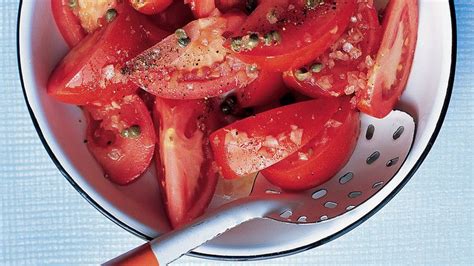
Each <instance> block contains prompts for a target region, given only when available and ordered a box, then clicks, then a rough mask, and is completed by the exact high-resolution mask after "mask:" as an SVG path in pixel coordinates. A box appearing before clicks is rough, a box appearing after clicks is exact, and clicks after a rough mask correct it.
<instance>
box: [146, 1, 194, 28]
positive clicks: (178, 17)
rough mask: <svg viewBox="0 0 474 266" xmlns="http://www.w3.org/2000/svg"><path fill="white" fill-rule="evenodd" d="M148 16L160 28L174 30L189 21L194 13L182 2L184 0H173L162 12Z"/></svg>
mask: <svg viewBox="0 0 474 266" xmlns="http://www.w3.org/2000/svg"><path fill="white" fill-rule="evenodd" d="M150 18H151V20H152V21H153V22H154V23H155V24H156V25H157V26H158V27H160V28H161V29H164V30H166V31H168V32H174V31H175V30H177V29H179V28H182V27H184V26H185V25H186V24H188V23H189V22H191V21H192V20H193V19H194V15H193V12H192V11H191V9H190V8H189V6H188V5H186V4H184V1H173V3H172V4H171V5H170V6H169V7H168V8H167V9H165V10H164V11H163V12H160V13H158V14H156V15H153V16H151V17H150Z"/></svg>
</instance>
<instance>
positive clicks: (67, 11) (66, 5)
mask: <svg viewBox="0 0 474 266" xmlns="http://www.w3.org/2000/svg"><path fill="white" fill-rule="evenodd" d="M70 3H71V1H70V0H51V9H52V12H53V17H54V21H56V25H57V26H58V29H59V32H61V35H62V36H63V38H64V40H65V41H66V43H67V44H68V46H69V47H71V48H72V47H74V46H76V45H77V44H78V43H79V42H80V41H81V40H82V39H83V38H84V37H86V31H85V30H84V29H83V28H82V26H81V22H80V20H79V18H78V17H77V16H76V15H75V14H74V12H73V11H72V8H71V6H70Z"/></svg>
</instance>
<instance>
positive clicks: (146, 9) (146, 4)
mask: <svg viewBox="0 0 474 266" xmlns="http://www.w3.org/2000/svg"><path fill="white" fill-rule="evenodd" d="M128 1H129V3H130V5H132V6H133V8H135V9H136V10H137V11H139V12H141V13H143V14H146V15H153V14H158V13H160V12H161V11H163V10H165V9H166V8H167V7H168V6H170V5H171V3H172V2H173V0H128Z"/></svg>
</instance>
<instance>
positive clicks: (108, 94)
mask: <svg viewBox="0 0 474 266" xmlns="http://www.w3.org/2000/svg"><path fill="white" fill-rule="evenodd" d="M124 6H126V5H124ZM126 9H127V11H126V12H123V13H120V14H118V15H117V17H116V18H115V20H114V21H113V22H111V23H110V24H108V25H107V26H106V27H104V28H102V29H100V30H98V31H96V32H94V33H92V34H90V35H88V36H87V37H86V38H85V39H83V40H82V41H81V42H80V43H79V44H78V45H77V46H75V47H74V48H73V49H72V50H71V51H70V52H69V53H68V54H67V55H66V57H64V58H63V59H62V60H61V62H59V64H58V65H57V66H56V69H55V70H54V71H53V73H52V74H51V76H50V78H49V81H48V85H47V89H48V94H50V95H51V96H53V97H55V98H56V99H58V100H59V101H62V102H65V103H70V104H76V105H86V104H90V103H92V102H95V101H110V100H111V99H116V98H120V97H123V96H124V95H128V94H131V93H133V92H134V91H135V90H136V88H137V86H136V85H135V84H133V82H131V81H129V80H127V79H126V78H125V76H124V75H123V74H122V73H121V67H122V65H123V64H124V63H125V62H126V61H127V60H129V59H131V58H133V57H134V56H136V55H138V54H139V53H140V52H142V51H143V50H145V49H147V48H149V47H150V46H152V45H153V44H154V43H155V42H156V41H159V40H160V39H162V38H163V37H164V36H166V35H167V33H166V32H164V31H162V30H160V29H158V28H156V27H155V26H154V25H153V24H152V23H151V22H149V21H148V19H147V18H146V17H145V16H144V15H142V14H140V13H138V12H136V11H135V10H134V9H133V8H131V7H127V8H126ZM124 36H127V38H124Z"/></svg>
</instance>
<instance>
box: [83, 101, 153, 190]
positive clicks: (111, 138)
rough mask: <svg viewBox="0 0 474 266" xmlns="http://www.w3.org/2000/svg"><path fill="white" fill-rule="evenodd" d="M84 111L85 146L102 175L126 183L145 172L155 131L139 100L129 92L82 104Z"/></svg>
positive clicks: (146, 111) (151, 150) (113, 180)
mask: <svg viewBox="0 0 474 266" xmlns="http://www.w3.org/2000/svg"><path fill="white" fill-rule="evenodd" d="M84 111H85V112H86V113H87V117H88V127H87V134H86V135H87V147H88V148H89V151H90V152H91V153H92V155H93V156H94V158H95V159H96V160H97V162H98V163H99V164H100V165H101V166H102V168H103V169H104V172H105V174H106V177H108V178H109V179H110V180H111V181H112V182H114V183H116V184H119V185H126V184H128V183H130V182H132V181H134V180H135V179H137V178H138V177H139V176H140V175H141V174H142V173H143V172H145V170H146V169H147V168H148V165H149V164H150V161H151V159H152V157H153V152H154V149H155V130H154V128H153V122H152V120H151V116H150V113H149V112H148V110H147V108H146V106H145V104H144V103H143V101H142V100H141V99H140V98H139V97H138V96H136V95H129V96H126V97H124V98H123V99H122V100H120V101H113V102H112V103H109V104H105V105H88V106H85V107H84ZM133 130H135V131H133ZM132 131H133V132H132Z"/></svg>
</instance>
